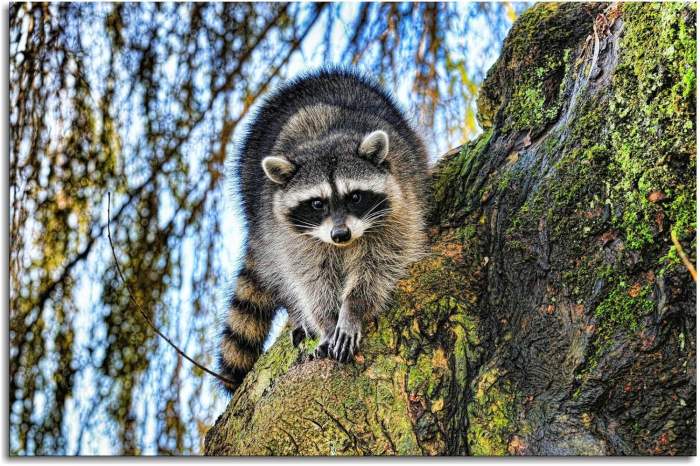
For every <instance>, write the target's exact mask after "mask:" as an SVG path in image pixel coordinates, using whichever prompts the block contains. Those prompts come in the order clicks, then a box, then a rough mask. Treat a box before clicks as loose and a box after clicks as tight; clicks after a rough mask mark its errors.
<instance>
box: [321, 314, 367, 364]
mask: <svg viewBox="0 0 700 466" xmlns="http://www.w3.org/2000/svg"><path fill="white" fill-rule="evenodd" d="M361 330H362V327H361V325H357V324H350V323H345V324H341V323H340V322H338V326H337V327H336V328H335V332H334V333H333V336H332V337H331V342H332V343H331V348H330V351H329V354H330V356H331V357H332V358H333V359H336V360H338V361H340V362H350V360H352V358H353V356H355V353H356V352H357V350H358V348H359V347H360V339H361V338H362V335H361Z"/></svg>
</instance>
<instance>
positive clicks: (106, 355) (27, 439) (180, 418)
mask: <svg viewBox="0 0 700 466" xmlns="http://www.w3.org/2000/svg"><path fill="white" fill-rule="evenodd" d="M522 8H523V6H522V5H521V4H518V5H517V6H516V7H513V6H511V5H510V4H507V3H506V4H477V3H474V4H456V3H449V4H443V3H437V4H414V3H399V4H393V3H392V4H355V5H345V4H312V3H309V4H284V3H270V4H267V3H256V4H252V3H245V4H243V3H241V4H237V3H225V4H201V3H194V4H162V3H158V4H46V3H14V4H12V5H11V7H10V174H9V180H10V450H11V452H12V453H13V454H62V453H70V454H72V453H123V454H139V453H161V454H178V453H190V452H199V451H201V443H202V439H203V433H204V432H205V430H206V428H207V426H208V425H210V424H211V423H212V422H213V420H214V417H215V416H216V415H217V414H218V413H219V412H220V411H221V409H222V408H223V400H222V398H221V397H220V396H219V394H218V393H217V391H216V389H215V387H214V385H213V384H212V381H211V380H209V379H208V378H206V377H205V376H204V375H203V374H202V373H201V371H198V370H197V369H195V368H192V367H191V366H189V365H188V364H187V363H183V362H182V361H181V360H180V359H179V358H178V357H177V355H176V354H175V353H174V352H173V351H172V350H170V348H169V347H167V346H166V345H165V344H164V343H163V342H162V341H160V340H159V339H157V338H156V337H155V335H154V334H153V332H152V331H151V330H150V329H149V328H148V327H147V326H146V325H145V323H144V322H143V320H142V319H141V318H140V316H139V315H138V314H137V312H136V310H135V309H134V308H133V307H132V306H131V305H130V303H129V300H128V296H127V295H126V291H125V289H124V287H123V286H122V285H121V283H120V282H119V281H118V280H117V276H116V270H115V268H114V267H113V265H112V261H111V256H110V255H111V252H110V251H109V248H108V246H107V242H106V235H105V233H106V232H105V229H106V225H107V218H106V212H107V209H106V207H107V206H106V194H107V192H112V193H113V205H112V218H111V219H110V220H111V224H112V234H113V237H114V239H115V243H116V246H117V249H118V254H119V259H120V263H121V267H122V269H123V270H124V272H125V274H126V278H127V280H128V281H129V283H130V285H131V286H132V287H133V288H134V290H135V293H136V297H137V299H138V300H139V301H140V303H141V304H142V305H143V308H144V309H145V310H146V311H147V312H149V313H150V317H151V319H152V320H153V321H154V322H156V324H157V325H158V327H159V328H160V329H162V330H163V331H165V332H166V333H167V334H169V335H170V336H171V337H172V338H173V339H174V340H176V341H177V342H179V343H180V344H181V345H182V346H183V347H185V348H186V350H187V351H188V353H189V354H191V355H192V356H194V357H196V358H197V359H198V360H200V361H203V362H205V363H207V364H208V365H210V366H211V365H212V361H213V359H212V357H211V355H212V352H213V348H214V347H215V345H214V340H215V338H216V329H217V325H216V314H217V312H218V311H219V309H220V304H221V299H220V298H221V295H222V294H223V293H224V291H225V289H226V283H227V277H230V276H231V274H232V272H233V271H234V270H235V268H236V264H237V260H238V249H239V246H240V244H241V242H242V241H243V238H244V234H243V228H242V226H241V224H240V220H239V218H238V217H237V215H236V212H235V208H234V209H230V208H229V209H227V208H226V205H225V202H226V203H228V202H231V205H233V206H235V202H232V201H230V198H229V197H228V192H227V190H226V189H225V186H226V182H225V181H226V176H225V174H226V163H225V161H226V159H227V157H229V156H231V155H232V154H233V153H234V152H235V150H234V149H235V145H234V141H235V140H236V136H237V135H238V134H239V132H240V131H241V128H242V127H243V125H244V123H245V119H246V117H247V115H248V114H249V111H250V109H251V108H253V107H254V105H255V103H256V102H257V101H258V99H259V98H260V97H261V96H262V95H263V94H264V93H265V92H266V91H268V90H270V89H271V88H272V87H273V86H274V85H275V84H276V83H278V82H279V81H280V80H282V79H284V78H286V77H288V76H291V75H294V74H297V73H298V72H300V71H302V70H304V69H307V68H308V67H310V66H312V65H313V66H317V65H320V64H328V63H335V64H348V65H350V64H352V65H356V66H358V67H360V68H361V69H363V70H365V71H367V72H369V73H371V74H373V75H376V76H378V77H380V78H381V79H382V80H383V81H384V82H385V84H386V85H387V86H388V87H390V88H391V89H393V90H394V91H395V92H396V94H397V95H398V96H399V97H400V98H401V99H402V101H403V103H404V104H405V105H406V107H407V108H409V110H410V114H412V115H416V116H417V117H416V124H417V125H418V127H419V129H420V130H421V131H422V132H423V134H424V135H426V139H427V140H428V141H429V143H430V144H431V148H432V151H433V153H434V154H439V153H440V152H442V151H444V150H445V149H446V148H448V147H450V146H452V145H455V144H457V143H462V142H465V141H466V140H467V138H469V137H471V136H473V135H474V134H476V133H477V132H478V131H479V128H478V125H477V123H476V118H475V110H476V104H475V96H476V92H477V83H479V82H480V81H481V79H482V77H483V75H484V72H485V70H486V69H487V68H488V65H489V64H490V63H491V62H492V61H493V60H495V58H496V56H497V52H498V49H499V47H500V43H501V41H502V39H503V37H504V36H505V33H506V32H507V30H508V28H509V27H510V23H511V21H512V20H513V19H514V18H515V16H516V14H517V13H518V11H519V10H520V9H522Z"/></svg>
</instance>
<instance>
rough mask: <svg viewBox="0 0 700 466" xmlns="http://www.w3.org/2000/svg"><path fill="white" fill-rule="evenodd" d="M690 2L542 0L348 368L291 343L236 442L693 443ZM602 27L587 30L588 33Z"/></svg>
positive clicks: (504, 447) (361, 448) (255, 382)
mask: <svg viewBox="0 0 700 466" xmlns="http://www.w3.org/2000/svg"><path fill="white" fill-rule="evenodd" d="M695 18H696V11H695V5H692V4H680V3H667V4H636V3H634V4H632V3H631V4H620V5H615V6H610V5H607V4H595V5H590V4H586V5H584V4H560V5H546V4H538V5H536V6H535V7H533V8H532V9H530V10H529V11H528V12H526V13H525V14H524V15H523V16H522V18H520V19H519V20H518V22H517V23H516V25H515V26H514V27H513V30H512V32H511V34H510V36H509V37H508V39H507V41H506V43H505V45H504V50H503V53H502V56H501V58H500V59H499V60H498V62H497V63H496V64H495V65H494V67H493V68H492V69H491V71H490V72H489V74H488V77H487V79H486V81H485V83H484V87H483V89H482V93H481V97H480V101H479V108H480V121H481V122H482V124H483V125H484V126H485V128H486V131H485V132H484V134H483V135H482V136H481V137H480V138H479V139H478V140H477V141H475V142H474V143H471V144H469V145H467V146H465V147H464V148H463V149H462V150H461V151H460V152H459V153H454V154H452V155H449V156H446V157H445V158H443V159H442V160H441V161H440V162H439V163H438V165H437V166H436V167H435V170H434V179H433V188H434V189H433V193H434V197H435V199H434V203H433V205H434V206H435V207H434V209H433V211H432V212H431V215H430V223H431V225H432V227H431V238H432V240H431V251H432V253H431V254H430V255H429V257H427V258H426V259H424V260H423V261H421V262H419V263H417V264H415V265H414V266H413V267H412V269H411V271H410V274H409V276H408V278H406V279H405V280H403V281H402V282H401V283H400V285H399V287H398V290H397V292H396V294H395V304H394V306H393V307H392V308H391V311H390V312H389V313H388V314H387V315H386V316H383V317H382V318H380V319H379V320H378V321H377V322H376V323H375V324H373V325H372V326H371V328H370V329H368V332H367V337H366V339H365V340H364V342H363V345H362V348H361V354H360V355H359V356H358V357H357V358H356V361H355V362H354V363H353V364H350V365H345V366H343V365H339V364H336V363H334V362H331V361H313V362H302V361H304V351H303V350H297V349H294V348H292V347H291V344H290V342H289V338H288V336H287V335H284V336H283V337H282V338H280V340H279V341H278V342H277V343H276V344H275V345H274V346H273V347H272V349H271V350H270V351H269V352H268V353H267V354H265V355H264V356H263V357H262V358H261V360H260V361H259V362H258V364H257V365H256V367H255V369H254V370H253V372H252V373H251V374H250V375H249V376H248V377H247V379H246V381H245V383H244V385H243V386H242V387H241V389H239V391H238V392H237V393H236V395H235V396H234V398H233V400H232V401H231V403H230V404H229V406H228V408H227V410H226V412H225V413H224V414H223V415H222V416H221V418H220V419H219V420H218V421H217V423H216V425H215V426H214V427H213V428H212V429H211V430H210V432H209V435H208V436H207V442H206V451H207V453H208V454H213V455H226V454H242V455H256V454H282V455H285V454H306V455H327V454H347V455H354V454H404V455H414V454H443V455H444V454H460V455H463V454H474V455H503V454H588V455H590V454H642V455H645V454H695V351H696V341H695V300H696V288H695V284H694V282H693V281H692V279H691V277H690V275H689V273H688V271H687V270H686V268H685V267H684V266H683V265H682V263H681V262H680V260H679V257H678V254H677V252H676V250H675V249H674V248H673V245H672V243H671V239H670V233H671V231H672V230H673V231H674V232H675V233H676V235H677V236H678V237H679V239H680V241H681V244H682V245H683V247H684V249H685V251H686V252H687V253H688V254H689V255H690V256H691V260H692V261H693V262H695V253H694V252H695V245H696V242H695V241H696V240H695V235H696V231H695V228H696V216H695V192H696V184H695V164H696V160H695V152H696V141H695V114H696V89H695V88H696V77H695V69H696V57H695V50H696V47H695ZM594 25H595V31H594Z"/></svg>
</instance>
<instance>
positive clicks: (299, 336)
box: [292, 327, 308, 348]
mask: <svg viewBox="0 0 700 466" xmlns="http://www.w3.org/2000/svg"><path fill="white" fill-rule="evenodd" d="M307 338H308V335H307V334H306V330H304V327H297V328H295V329H294V330H292V345H293V346H294V347H295V348H296V347H297V346H299V344H300V343H301V342H302V341H304V340H306V339H307Z"/></svg>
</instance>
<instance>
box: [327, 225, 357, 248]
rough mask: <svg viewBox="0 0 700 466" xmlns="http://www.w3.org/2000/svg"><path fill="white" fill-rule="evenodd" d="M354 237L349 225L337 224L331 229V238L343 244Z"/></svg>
mask: <svg viewBox="0 0 700 466" xmlns="http://www.w3.org/2000/svg"><path fill="white" fill-rule="evenodd" d="M350 238H352V232H351V231H350V228H348V227H347V225H344V224H343V225H336V226H334V227H333V229H332V230H331V239H332V240H333V242H334V243H337V244H342V243H347V242H348V241H350Z"/></svg>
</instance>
